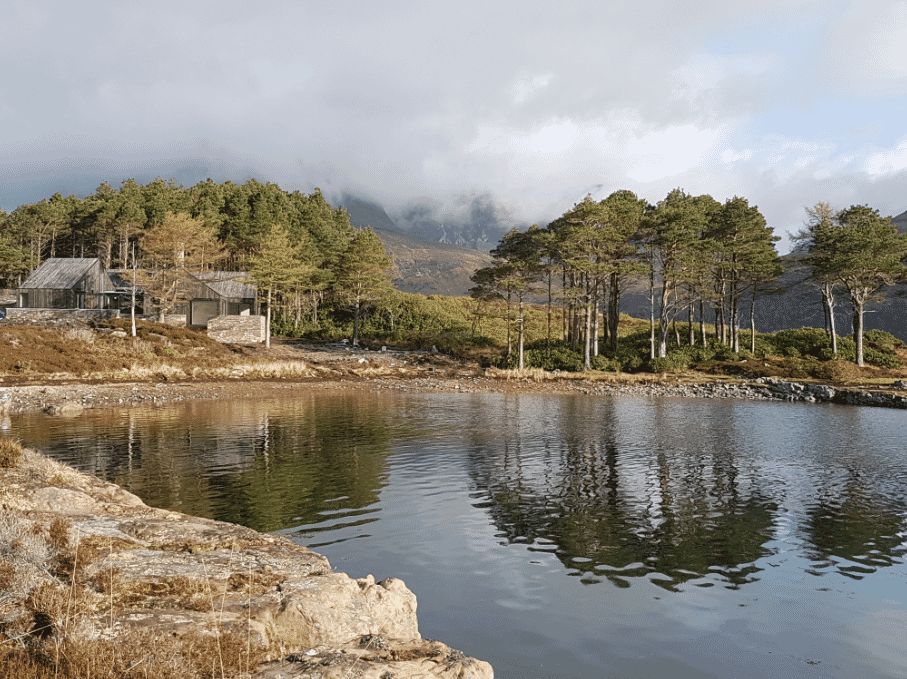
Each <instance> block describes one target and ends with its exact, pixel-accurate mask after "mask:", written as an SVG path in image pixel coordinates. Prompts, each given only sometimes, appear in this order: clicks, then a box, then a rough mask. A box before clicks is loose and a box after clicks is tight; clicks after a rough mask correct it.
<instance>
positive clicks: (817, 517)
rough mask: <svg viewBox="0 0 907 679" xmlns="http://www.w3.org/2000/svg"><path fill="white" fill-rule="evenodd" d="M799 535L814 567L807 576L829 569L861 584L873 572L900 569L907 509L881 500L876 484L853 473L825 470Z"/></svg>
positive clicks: (899, 503)
mask: <svg viewBox="0 0 907 679" xmlns="http://www.w3.org/2000/svg"><path fill="white" fill-rule="evenodd" d="M816 483H817V491H818V492H817V493H816V495H815V497H814V498H813V499H812V500H811V501H810V502H809V503H808V505H807V507H806V510H805V514H806V518H805V521H804V523H803V534H804V536H805V538H806V540H807V542H808V545H807V552H808V553H809V555H810V557H811V558H812V559H814V560H816V561H817V563H814V564H812V566H811V568H810V569H809V570H810V572H812V573H814V574H816V575H822V574H824V572H826V569H828V568H831V567H833V568H835V570H837V572H839V573H841V574H842V575H846V576H848V577H851V578H854V579H857V580H859V579H861V578H863V577H864V576H865V575H867V574H869V573H873V572H875V571H876V570H877V569H878V568H884V567H887V566H892V565H894V564H901V563H903V562H904V561H903V560H904V555H905V553H907V541H905V531H907V505H905V504H904V502H903V500H900V501H898V500H895V499H894V498H886V497H884V496H883V495H882V494H881V492H880V490H881V489H880V488H879V486H878V485H877V484H876V483H873V482H872V481H871V480H867V479H866V477H865V476H864V474H863V473H861V471H860V470H859V469H856V468H854V467H849V468H840V467H839V468H835V469H832V470H826V471H825V473H824V474H822V475H820V476H819V477H818V478H817V479H816Z"/></svg>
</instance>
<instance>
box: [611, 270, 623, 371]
mask: <svg viewBox="0 0 907 679" xmlns="http://www.w3.org/2000/svg"><path fill="white" fill-rule="evenodd" d="M609 293H610V295H609V297H608V332H609V341H610V346H611V353H613V354H614V355H615V356H616V355H617V331H618V329H619V328H620V276H619V275H618V274H617V273H612V274H611V287H610V290H609Z"/></svg>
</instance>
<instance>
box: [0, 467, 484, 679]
mask: <svg viewBox="0 0 907 679" xmlns="http://www.w3.org/2000/svg"><path fill="white" fill-rule="evenodd" d="M0 477H2V478H0V487H2V488H4V489H5V493H3V495H2V497H0V503H2V509H0V590H2V591H3V596H2V597H0V605H2V611H0V638H4V637H5V639H6V640H7V642H9V643H10V644H18V646H17V647H15V649H13V650H8V651H7V656H5V657H0V674H2V671H3V670H4V669H8V668H10V667H12V665H9V664H8V663H9V662H12V660H11V658H12V659H13V660H14V659H15V653H19V654H20V655H28V654H29V653H32V652H37V651H40V649H41V648H43V646H44V645H46V644H57V645H63V646H65V647H67V648H70V653H69V655H67V656H66V657H67V658H69V659H68V660H67V662H69V663H74V662H76V659H78V658H80V657H81V658H85V660H84V662H86V663H88V667H89V669H90V668H91V667H94V671H92V672H91V674H92V675H95V674H99V672H98V670H99V669H104V672H103V673H104V674H105V675H109V676H131V675H128V674H121V675H118V674H117V673H116V671H115V668H116V667H118V666H119V665H118V664H117V663H122V664H123V666H124V667H128V666H129V665H128V662H127V660H126V659H123V658H124V654H125V653H127V650H128V651H129V652H131V653H133V654H134V655H135V656H136V657H135V658H134V659H133V660H132V662H135V663H141V664H142V666H143V667H144V668H145V669H147V670H148V672H149V674H148V676H152V674H153V667H152V665H153V664H154V662H158V660H159V659H161V658H169V660H167V662H168V663H169V665H167V667H168V668H170V669H167V671H166V672H165V671H164V670H165V668H163V666H162V667H160V668H159V670H160V672H161V674H160V676H164V675H165V674H167V673H168V672H170V671H171V670H173V668H174V667H176V666H177V664H178V663H177V661H179V662H180V663H183V664H182V665H179V666H180V667H182V668H183V669H182V670H180V672H181V674H177V675H175V676H180V677H181V678H182V677H184V676H185V677H190V676H204V675H205V672H204V671H201V670H198V668H199V667H203V666H204V665H205V663H208V662H215V660H214V659H215V658H216V662H219V663H221V664H222V666H223V671H222V672H220V673H218V676H221V675H223V676H225V677H226V676H244V677H256V678H260V679H278V677H279V678H281V679H286V678H287V677H313V678H314V677H320V678H328V677H337V678H338V679H339V678H340V677H344V678H346V677H362V678H365V679H367V678H374V679H389V678H390V677H393V679H407V678H408V677H417V676H418V677H425V676H431V677H440V678H446V677H449V678H451V679H453V678H455V677H456V678H459V679H467V678H474V679H488V678H490V677H493V672H492V669H491V666H490V665H489V664H488V663H486V662H483V661H480V660H476V659H473V658H469V657H466V656H465V655H464V654H462V653H461V652H459V651H455V650H454V649H451V648H449V647H447V646H445V645H444V644H441V643H440V642H436V641H429V640H424V639H422V638H421V636H420V634H419V629H418V621H417V617H416V597H415V595H414V594H413V593H412V592H411V591H410V590H409V589H408V588H407V587H406V585H405V583H404V582H403V581H402V580H398V579H395V578H388V579H386V580H382V581H380V582H376V581H375V579H374V577H372V576H371V575H369V576H367V577H365V578H360V579H353V578H351V577H349V576H348V575H346V574H345V573H338V572H334V571H333V570H332V568H331V566H330V563H329V562H328V560H327V559H326V558H325V557H324V556H322V555H320V554H316V553H315V552H312V551H310V550H308V549H307V548H305V547H303V546H301V545H297V544H295V543H293V542H291V541H289V540H287V539H285V538H282V537H278V536H274V535H267V534H262V533H258V532H256V531H254V530H251V529H249V528H244V527H242V526H237V525H234V524H229V523H223V522H218V521H212V520H209V519H203V518H198V517H191V516H187V515H184V514H180V513H178V512H171V511H167V510H163V509H155V508H151V507H148V506H147V505H145V504H144V503H143V502H141V500H140V499H139V498H137V497H136V496H135V495H132V494H131V493H128V492H126V491H125V490H123V489H122V488H119V487H118V486H115V485H114V484H109V483H105V482H103V481H100V480H98V479H96V478H94V477H90V476H88V475H85V474H81V473H79V472H76V471H75V470H72V469H70V468H67V467H65V466H62V465H59V464H57V463H53V462H52V461H48V460H47V459H46V458H43V457H42V456H40V455H37V454H36V453H34V452H33V451H27V454H26V455H25V456H24V461H23V464H22V465H20V466H19V467H18V468H14V469H2V470H0ZM17 550H18V551H17ZM38 562H40V563H38ZM26 640H27V641H28V643H24V641H26ZM67 645H68V646H67ZM10 648H13V647H11V646H7V649H10ZM36 649H37V651H36ZM101 658H108V660H106V661H104V662H106V664H107V667H106V669H105V668H99V667H97V666H95V665H92V663H97V662H101V661H100V659H101ZM225 659H226V660H225ZM231 659H232V660H231ZM225 662H226V665H224V663H225ZM3 663H7V664H6V665H4V664H3ZM174 663H177V664H174ZM193 668H195V669H193ZM196 670H198V671H196ZM174 671H175V670H174ZM61 676H65V674H64V675H61ZM73 676H81V675H78V674H76V675H73Z"/></svg>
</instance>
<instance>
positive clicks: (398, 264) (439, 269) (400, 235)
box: [343, 196, 491, 296]
mask: <svg viewBox="0 0 907 679" xmlns="http://www.w3.org/2000/svg"><path fill="white" fill-rule="evenodd" d="M343 200H344V203H343V207H344V209H346V211H347V213H348V214H349V216H350V223H351V224H352V225H353V226H355V227H356V228H360V229H361V228H365V227H370V228H372V229H373V230H374V231H375V233H376V234H377V236H378V238H379V239H380V240H381V242H382V243H384V247H385V248H386V249H387V252H388V254H390V255H391V256H392V257H393V258H394V274H393V276H394V279H393V282H394V286H395V287H396V288H397V289H398V290H400V291H401V292H418V293H421V294H423V295H452V296H461V295H468V294H469V288H471V287H472V285H473V283H472V281H471V280H469V277H470V276H472V274H473V273H474V272H475V271H476V269H480V268H481V267H484V266H488V265H489V264H490V263H491V256H490V255H489V254H488V253H487V252H483V251H480V250H467V249H465V248H461V247H457V246H455V245H447V244H445V243H433V242H430V241H427V240H424V239H421V238H418V237H416V236H414V235H410V234H408V233H406V232H405V231H403V230H402V229H399V228H397V225H396V224H395V223H394V220H392V219H391V218H390V216H388V214H387V212H385V211H384V208H383V207H381V206H380V205H378V204H376V203H373V202H370V201H366V200H362V199H359V198H355V197H353V196H344V197H343Z"/></svg>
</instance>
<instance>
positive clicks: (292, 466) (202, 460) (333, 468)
mask: <svg viewBox="0 0 907 679" xmlns="http://www.w3.org/2000/svg"><path fill="white" fill-rule="evenodd" d="M392 413H393V411H392V410H391V409H388V408H387V407H386V406H385V405H384V404H382V403H381V402H380V400H374V399H372V400H369V399H359V398H353V397H348V396H347V397H344V396H336V397H325V396H320V397H319V398H317V399H316V398H314V397H312V398H294V399H292V400H281V401H256V400H235V401H220V402H213V403H212V402H192V403H185V404H181V405H179V406H168V407H160V408H154V409H127V410H122V411H110V412H108V413H105V414H100V413H91V416H89V417H83V418H82V420H83V421H82V422H80V423H79V429H78V430H70V431H69V432H68V434H67V436H66V437H65V438H64V437H59V436H58V437H56V438H54V437H53V434H52V433H51V434H49V435H47V438H46V440H42V439H43V438H44V436H43V435H42V434H41V433H40V431H36V432H35V436H34V441H33V442H32V443H30V445H33V446H34V447H37V448H40V449H42V450H45V451H47V452H48V453H49V454H51V455H52V456H54V457H57V458H59V459H63V460H69V461H71V462H73V463H76V466H78V467H79V468H80V469H83V470H84V471H88V472H90V473H93V474H96V475H98V476H100V477H102V478H105V479H107V480H110V481H113V482H115V483H118V484H120V485H122V486H124V487H126V488H128V489H129V490H131V491H132V492H134V493H136V494H137V495H139V496H140V497H141V498H142V499H144V500H145V501H146V502H148V504H151V505H154V506H161V507H167V508H171V509H177V510H179V511H183V512H186V513H190V514H195V515H199V516H207V517H210V518H215V519H218V520H224V521H232V522H236V523H241V524H244V525H247V526H251V527H253V528H256V529H258V530H266V531H273V530H278V529H281V528H285V527H289V526H292V525H301V524H307V523H317V522H320V521H323V520H324V518H325V516H326V515H329V514H342V515H343V516H344V517H351V516H353V515H354V514H355V513H356V512H357V511H359V510H361V512H364V511H365V510H364V508H366V507H369V506H370V505H373V504H375V503H376V502H377V501H378V495H379V493H380V490H381V488H382V487H383V486H384V485H385V476H386V458H387V454H388V452H389V449H390V446H391V442H392V441H393V440H394V439H395V437H396V436H398V435H399V427H400V426H402V425H401V423H400V422H399V421H397V420H396V419H395V418H394V417H393V415H392ZM73 450H78V460H75V459H73Z"/></svg>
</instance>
